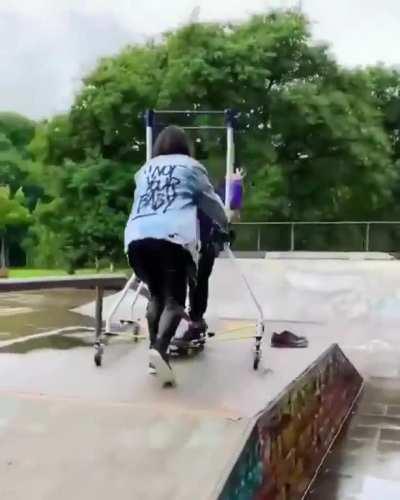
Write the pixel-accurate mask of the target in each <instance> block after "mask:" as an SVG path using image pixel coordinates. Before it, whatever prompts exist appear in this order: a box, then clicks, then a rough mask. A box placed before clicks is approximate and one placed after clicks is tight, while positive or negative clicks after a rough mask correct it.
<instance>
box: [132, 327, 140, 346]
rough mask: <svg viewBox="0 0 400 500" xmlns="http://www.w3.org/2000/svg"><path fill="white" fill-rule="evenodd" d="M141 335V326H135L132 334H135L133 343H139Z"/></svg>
mask: <svg viewBox="0 0 400 500" xmlns="http://www.w3.org/2000/svg"><path fill="white" fill-rule="evenodd" d="M139 333H140V326H139V325H137V324H135V325H134V326H133V330H132V334H133V341H134V342H138V341H139Z"/></svg>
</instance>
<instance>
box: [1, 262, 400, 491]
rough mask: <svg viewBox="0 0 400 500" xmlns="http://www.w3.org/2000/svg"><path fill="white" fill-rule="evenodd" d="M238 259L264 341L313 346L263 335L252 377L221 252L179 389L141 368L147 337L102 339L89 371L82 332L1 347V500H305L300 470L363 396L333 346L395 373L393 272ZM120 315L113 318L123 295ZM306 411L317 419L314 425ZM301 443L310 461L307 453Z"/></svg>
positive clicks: (247, 305) (241, 306)
mask: <svg viewBox="0 0 400 500" xmlns="http://www.w3.org/2000/svg"><path fill="white" fill-rule="evenodd" d="M239 264H240V265H242V266H243V267H242V269H243V270H244V272H246V275H247V276H248V278H249V281H250V283H251V285H252V286H253V287H254V290H255V292H256V294H257V296H258V297H259V298H260V301H261V303H262V305H263V308H264V314H265V316H266V318H267V319H268V323H267V331H268V335H270V334H271V333H272V331H274V330H281V329H283V328H289V329H290V330H292V331H294V332H296V333H300V334H305V335H307V336H308V337H309V339H310V347H309V348H308V349H305V350H274V349H271V348H269V347H268V338H267V340H266V342H265V346H264V356H263V361H262V366H261V368H260V370H259V371H258V372H254V371H253V369H252V349H253V345H254V341H253V338H252V337H253V336H254V324H255V323H254V319H255V318H256V313H255V309H254V307H253V305H252V304H251V301H250V299H249V298H248V296H247V294H246V292H245V291H244V289H243V286H242V283H241V281H240V277H239V275H238V272H237V270H236V269H235V268H234V267H232V266H233V264H232V263H231V262H230V261H228V260H224V259H221V260H220V261H219V262H218V263H217V265H216V269H215V273H214V275H213V279H212V285H211V295H210V307H209V318H210V320H211V322H212V321H214V322H215V328H216V330H217V336H216V338H215V339H211V340H210V342H209V343H208V345H207V347H206V350H205V352H204V353H202V354H200V355H199V356H197V357H195V358H192V359H187V360H179V361H176V362H174V369H175V371H176V374H177V379H178V386H177V388H176V389H166V390H162V389H161V388H160V387H159V384H158V383H157V380H156V379H155V378H154V377H151V376H149V375H148V374H147V362H148V359H147V343H146V341H145V340H142V341H140V342H139V343H137V344H134V343H133V342H132V341H131V339H130V338H129V336H126V335H123V336H121V337H120V338H115V339H112V340H111V342H110V344H109V345H108V346H107V349H106V352H105V356H104V365H103V367H102V368H100V369H97V368H96V367H95V366H94V364H93V350H92V346H91V343H92V341H93V337H92V335H91V334H89V333H87V332H85V333H80V334H79V333H78V334H71V333H68V334H65V335H64V336H63V337H64V339H65V342H64V343H63V345H62V348H58V347H59V345H58V344H57V341H56V339H57V337H56V336H50V337H48V339H47V340H46V341H43V340H42V339H41V340H40V341H39V339H38V340H37V341H29V343H24V342H22V343H19V344H15V345H9V344H7V345H6V344H5V343H3V347H1V346H0V498H4V499H6V500H9V499H12V500H22V499H24V500H26V498H29V499H31V500H50V499H51V500H53V499H54V498H60V499H64V498H65V499H67V498H68V499H70V498H76V499H85V500H91V499H96V500H102V499H103V498H104V499H106V498H107V499H109V498H110V497H113V498H115V499H118V500H119V499H122V500H124V499H132V498H143V499H152V500H153V499H155V500H157V499H185V500H186V499H190V498H196V499H199V500H200V499H211V498H223V499H228V498H229V499H236V498H271V499H272V498H282V494H283V493H282V492H284V491H286V490H287V489H288V488H292V490H290V491H292V493H293V496H292V497H291V498H300V496H299V495H300V494H301V487H300V486H299V485H303V486H302V487H304V484H307V481H306V480H309V476H310V474H311V471H312V468H310V467H311V466H309V465H307V464H313V467H314V468H315V467H316V465H315V464H316V463H317V461H318V460H321V459H322V458H323V456H324V450H326V449H327V448H328V447H329V445H330V443H331V441H332V439H333V438H334V435H335V432H336V431H337V430H338V429H339V428H340V425H341V424H342V422H343V420H344V419H345V417H346V416H347V412H348V410H349V408H350V407H351V405H352V403H353V402H354V399H355V398H356V397H357V394H358V392H359V389H360V387H361V378H360V377H359V375H358V374H357V372H356V371H355V370H354V368H353V367H352V366H351V363H349V361H348V360H347V359H346V357H345V356H344V355H343V353H342V352H341V350H340V349H339V348H338V347H337V346H332V344H334V343H336V342H337V343H339V344H340V346H341V347H342V348H343V350H344V352H345V354H346V355H347V356H348V357H350V359H351V361H353V363H354V364H355V365H356V367H357V368H358V369H359V370H360V371H361V372H362V373H366V374H368V373H370V372H371V371H373V370H375V369H378V368H379V369H380V370H383V371H385V370H389V369H390V370H391V371H392V372H396V373H398V370H399V363H398V356H397V354H398V351H396V349H398V343H396V342H395V339H397V331H398V319H399V318H398V317H397V316H398V311H399V310H400V308H398V304H399V299H398V297H399V289H398V285H397V284H398V282H399V281H398V278H399V277H400V276H399V270H398V268H397V266H398V264H397V262H396V261H385V262H372V261H371V262H369V261H368V262H367V261H363V262H361V261H326V260H325V261H309V260H307V261H284V262H283V261H279V260H273V261H269V260H268V259H266V260H261V259H259V260H250V259H249V260H247V259H246V260H241V261H239ZM113 300H115V297H108V298H107V300H106V304H105V309H106V311H107V308H109V307H110V305H111V303H112V302H113ZM144 305H145V303H144V302H143V303H142V304H141V307H142V310H141V309H140V308H138V310H137V312H138V315H139V316H141V315H142V313H143V307H144ZM124 307H125V308H126V312H124V311H122V312H121V315H123V314H127V311H128V302H127V303H126V304H125V305H124ZM91 309H92V305H91V304H88V305H87V306H84V307H83V308H80V309H79V311H80V312H81V313H86V314H90V312H91ZM74 318H75V317H74ZM69 343H70V345H69ZM24 346H25V347H24ZM396 356H397V357H396ZM378 359H379V363H377V360H378ZM378 365H379V366H378ZM339 374H341V375H340V376H339ZM383 376H385V373H383ZM334 380H337V381H338V382H337V383H336V384H335V383H334ZM322 389H323V390H324V392H323V394H324V396H323V397H322V398H321V396H317V394H321V390H322ZM338 394H341V395H342V396H341V399H337V398H338V396H337V395H338ZM343 395H345V396H343ZM338 401H340V402H341V403H340V404H339V403H338ZM306 403H307V404H306ZM333 408H339V410H340V411H339V410H338V412H337V413H335V412H333V410H332V409H333ZM277 415H278V416H279V422H280V424H279V425H278V427H276V426H275V427H274V426H273V425H272V423H273V422H276V418H278V417H277ZM296 415H302V419H300V420H299V419H296V418H295V416H296ZM316 415H319V417H318V419H319V420H318V422H319V426H311V427H310V425H311V424H310V420H308V419H309V418H312V421H313V422H315V419H316V418H317V417H316ZM332 415H333V416H334V418H331V417H330V416H332ZM299 422H301V424H299ZM274 425H275V424H274ZM271 429H275V430H276V429H278V430H279V432H277V433H276V432H275V431H271ZM274 432H275V434H274ZM310 443H314V444H313V446H310ZM317 444H318V446H317ZM310 449H316V450H318V456H316V457H311V458H310V457H309V456H308V455H307V456H306V455H305V454H306V452H307V450H310ZM246 453H247V455H246ZM260 453H262V456H263V457H264V458H263V459H261V456H260ZM263 460H264V461H263ZM244 464H247V465H244ZM271 464H273V466H272V469H271ZM271 470H272V471H275V472H271ZM277 471H278V472H279V474H278V472H277ZM242 473H243V474H244V476H243V477H242V476H241V474H242ZM264 473H265V475H264ZM267 476H268V477H270V478H273V481H272V482H268V481H267V480H266V477H267ZM288 477H294V478H296V481H297V482H289V483H288V482H287V481H289V480H288V479H287V478H288ZM279 478H286V479H285V480H280V479H279ZM241 484H245V485H246V486H249V485H250V486H249V488H250V489H248V490H246V491H244V492H243V491H242V490H240V485H241ZM288 485H289V486H288ZM238 488H239V489H238ZM260 491H262V492H263V493H262V495H261V493H260ZM287 491H289V490H287ZM265 492H269V493H268V495H270V496H269V497H268V496H266V495H267V493H265ZM271 492H272V493H271ZM235 495H236V496H235ZM238 495H242V496H238ZM246 495H247V496H246ZM257 495H259V496H257ZM260 495H261V496H260ZM279 495H280V496H279ZM296 495H297V496H296Z"/></svg>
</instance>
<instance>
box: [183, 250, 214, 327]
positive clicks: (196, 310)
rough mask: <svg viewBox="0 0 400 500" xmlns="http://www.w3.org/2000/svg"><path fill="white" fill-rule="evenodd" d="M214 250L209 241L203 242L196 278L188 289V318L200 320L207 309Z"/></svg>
mask: <svg viewBox="0 0 400 500" xmlns="http://www.w3.org/2000/svg"><path fill="white" fill-rule="evenodd" d="M215 257H216V251H215V247H214V245H212V244H211V243H206V244H203V246H202V249H201V252H200V259H199V265H198V271H197V280H196V281H195V282H194V283H191V285H190V289H189V301H190V311H189V315H190V319H191V320H192V321H200V320H201V319H202V318H203V316H204V313H205V312H206V310H207V303H208V280H209V278H210V275H211V272H212V270H213V267H214V262H215Z"/></svg>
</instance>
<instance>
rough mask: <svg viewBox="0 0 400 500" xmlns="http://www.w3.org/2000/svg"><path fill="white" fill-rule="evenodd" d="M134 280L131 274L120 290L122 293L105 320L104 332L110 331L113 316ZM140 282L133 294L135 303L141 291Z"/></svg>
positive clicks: (134, 277)
mask: <svg viewBox="0 0 400 500" xmlns="http://www.w3.org/2000/svg"><path fill="white" fill-rule="evenodd" d="M135 279H136V276H135V275H134V274H132V276H131V277H130V278H129V280H128V281H127V283H126V285H125V286H124V288H123V289H122V292H121V294H120V296H119V297H118V299H117V300H116V302H115V303H114V305H113V306H112V309H111V311H110V313H109V315H108V317H107V320H106V332H110V331H111V321H112V319H113V317H114V314H115V312H116V310H117V309H118V307H119V306H120V304H121V302H122V301H123V300H124V298H125V297H126V294H127V293H128V291H129V289H130V288H131V285H132V283H133V282H134V281H135ZM142 286H143V285H142V282H140V283H139V285H138V287H137V289H136V294H135V297H134V301H135V302H136V300H137V298H138V296H139V294H140V291H141V289H142Z"/></svg>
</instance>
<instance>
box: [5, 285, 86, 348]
mask: <svg viewBox="0 0 400 500" xmlns="http://www.w3.org/2000/svg"><path fill="white" fill-rule="evenodd" d="M93 298H94V292H93V290H69V289H68V290H67V289H64V290H46V291H38V292H22V293H4V294H0V310H1V311H2V314H1V315H0V342H1V341H7V340H12V339H15V338H19V337H24V336H30V335H34V334H37V333H43V332H46V331H50V330H57V329H60V328H64V327H69V326H83V327H89V326H94V320H93V319H92V318H90V317H87V316H83V315H81V314H78V313H76V312H72V311H71V309H73V308H75V307H79V306H81V305H82V304H85V303H87V302H90V301H92V300H93Z"/></svg>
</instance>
